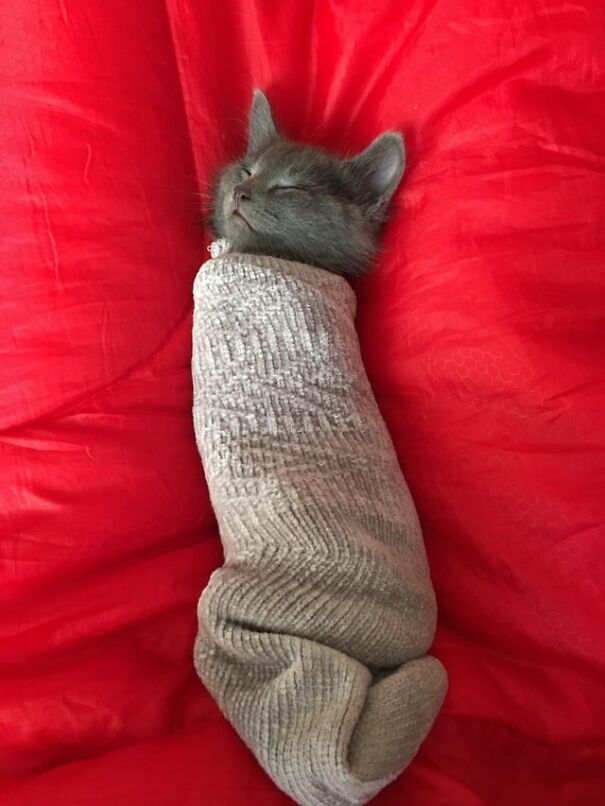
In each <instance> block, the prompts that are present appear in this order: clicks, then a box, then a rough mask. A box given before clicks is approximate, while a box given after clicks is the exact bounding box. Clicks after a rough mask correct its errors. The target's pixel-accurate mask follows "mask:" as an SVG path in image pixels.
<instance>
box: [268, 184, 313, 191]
mask: <svg viewBox="0 0 605 806" xmlns="http://www.w3.org/2000/svg"><path fill="white" fill-rule="evenodd" d="M269 190H306V188H304V187H302V186H301V185H273V187H271V188H269Z"/></svg>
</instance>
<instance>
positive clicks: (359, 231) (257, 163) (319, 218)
mask: <svg viewBox="0 0 605 806" xmlns="http://www.w3.org/2000/svg"><path fill="white" fill-rule="evenodd" d="M404 163H405V158H404V148H403V141H402V139H401V136H400V135H399V134H396V133H394V132H387V133H386V134H383V135H381V136H380V137H378V138H377V139H376V140H375V141H374V142H373V143H372V144H371V145H370V146H369V147H368V148H367V149H366V150H365V151H363V152H362V153H361V154H359V155H358V156H356V157H353V158H352V159H341V158H339V157H338V156H336V155H333V154H330V153H329V152H327V151H325V150H323V149H321V148H316V147H313V146H310V145H306V144H301V143H294V142H292V141H290V140H288V139H287V138H285V137H283V136H282V135H280V133H279V132H278V130H277V128H276V126H275V123H274V120H273V115H272V112H271V107H270V106H269V102H268V100H267V98H266V97H265V95H264V94H263V93H262V92H260V91H258V90H257V91H256V92H255V94H254V100H253V103H252V108H251V110H250V121H249V130H248V148H247V151H246V153H245V154H244V156H243V157H242V159H241V160H239V161H238V162H234V163H231V164H229V165H227V166H226V168H224V169H223V170H222V172H221V173H220V175H219V178H218V181H217V183H216V186H215V193H214V215H213V221H214V230H215V234H216V235H217V236H218V237H221V238H226V239H227V240H228V241H229V242H230V244H231V248H232V251H238V252H251V253H254V254H266V255H269V256H271V257H278V258H285V259H288V260H296V261H299V262H301V263H307V264H310V265H313V266H318V267H320V268H323V269H327V270H329V271H334V272H338V273H339V274H350V275H354V274H359V273H361V272H363V271H364V270H366V269H368V268H369V266H370V265H371V262H372V260H373V258H374V256H375V254H376V252H377V250H378V243H379V236H380V231H381V228H382V225H383V223H384V221H385V219H386V217H387V211H388V206H389V202H390V200H391V198H392V196H393V193H394V192H395V190H396V189H397V186H398V185H399V182H400V180H401V177H402V175H403V170H404Z"/></svg>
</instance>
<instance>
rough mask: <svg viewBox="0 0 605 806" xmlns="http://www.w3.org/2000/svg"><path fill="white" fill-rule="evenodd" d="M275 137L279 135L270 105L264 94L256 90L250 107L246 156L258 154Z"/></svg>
mask: <svg viewBox="0 0 605 806" xmlns="http://www.w3.org/2000/svg"><path fill="white" fill-rule="evenodd" d="M276 137H279V133H278V131H277V127H276V125H275V122H274V120H273V113H272V111H271V104H270V103H269V101H268V99H267V96H266V95H265V93H264V92H263V91H262V90H259V89H256V90H254V95H253V97H252V106H251V107H250V120H249V123H248V150H247V154H248V155H249V156H255V155H257V154H260V153H261V152H262V151H264V150H265V148H267V146H268V145H269V144H270V143H271V142H272V141H273V140H275V139H276Z"/></svg>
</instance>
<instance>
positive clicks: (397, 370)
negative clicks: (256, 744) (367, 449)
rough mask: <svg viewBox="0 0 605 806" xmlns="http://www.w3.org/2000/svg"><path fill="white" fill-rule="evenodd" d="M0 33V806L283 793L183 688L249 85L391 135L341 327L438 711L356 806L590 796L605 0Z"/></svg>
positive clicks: (212, 710)
mask: <svg viewBox="0 0 605 806" xmlns="http://www.w3.org/2000/svg"><path fill="white" fill-rule="evenodd" d="M0 31H1V32H2V35H1V37H0V48H1V49H2V53H1V56H0V76H2V89H1V100H2V116H1V117H0V140H1V143H2V146H1V152H0V153H1V156H0V159H1V164H2V170H1V171H0V185H1V191H0V201H1V205H2V216H1V218H0V228H1V232H0V249H1V251H2V263H1V265H2V271H1V274H0V322H1V327H0V450H1V454H0V455H1V463H0V560H1V563H2V584H1V585H0V742H1V745H2V746H1V751H0V775H1V780H2V783H1V785H0V800H1V801H2V803H3V804H7V806H32V805H33V806H37V804H42V803H44V804H47V803H50V804H54V803H56V804H61V805H62V806H69V805H70V804H73V806H107V804H125V803H128V804H131V805H132V806H136V804H150V803H151V804H153V805H154V806H175V804H179V805H181V804H200V803H205V804H221V806H235V805H236V804H244V803H249V802H251V803H255V804H260V806H263V804H266V805H267V806H278V804H285V803H287V802H288V799H287V798H286V797H285V796H284V795H282V794H281V793H280V792H278V791H277V790H276V789H275V787H274V786H273V785H272V784H271V782H270V781H269V780H268V779H267V777H266V776H265V775H264V774H263V773H262V772H261V770H260V769H259V768H258V767H257V765H256V764H255V762H254V760H253V758H252V756H251V754H250V753H249V752H248V751H247V750H246V748H245V747H244V746H243V744H242V743H241V742H240V741H239V739H238V738H237V736H236V735H235V734H234V732H233V731H232V729H231V728H230V727H229V726H228V725H227V724H226V723H225V722H224V720H223V719H222V717H221V716H220V714H219V712H218V710H217V708H216V706H215V705H214V703H213V702H212V700H211V699H210V697H209V696H208V695H207V694H206V693H205V691H204V690H203V688H202V686H201V684H200V683H199V682H198V680H197V678H196V676H195V674H194V671H193V667H192V663H191V650H192V642H193V637H194V633H195V626H196V624H195V605H196V600H197V597H198V595H199V592H200V591H201V589H202V588H203V586H204V584H205V582H206V580H207V578H208V575H209V574H210V572H211V571H212V569H213V568H214V567H216V566H217V565H218V564H219V563H220V560H221V552H220V544H219V541H218V538H217V534H216V528H215V525H214V522H213V518H212V512H211V509H210V506H209V502H208V496H207V492H206V488H205V485H204V479H203V473H202V469H201V467H200V462H199V459H198V455H197V452H196V449H195V445H194V439H193V431H192V425H191V414H190V408H191V383H190V373H189V358H190V349H191V345H190V326H191V286H192V281H193V277H194V274H195V271H196V268H197V266H198V264H199V263H200V262H201V261H202V260H203V258H204V249H203V246H204V244H205V241H204V238H203V236H202V234H201V233H200V231H199V229H198V228H197V227H196V222H195V219H196V215H197V212H198V209H199V206H200V197H199V195H198V194H199V193H201V194H202V196H203V194H204V193H206V190H207V182H208V179H209V176H210V171H211V168H213V167H215V166H216V164H217V161H218V160H221V159H224V158H225V157H226V156H228V155H233V154H234V153H235V152H236V150H237V148H238V146H239V145H240V144H241V142H242V124H243V119H244V117H245V109H246V107H247V104H248V102H249V99H250V93H251V89H252V86H253V85H258V86H261V87H263V88H265V89H266V90H267V91H268V93H269V95H270V97H271V99H272V100H273V101H274V106H275V109H276V113H277V117H278V119H279V120H280V121H281V122H282V124H283V126H284V128H285V129H286V131H287V132H288V133H290V134H292V135H293V136H296V137H299V138H308V139H310V140H311V141H313V142H316V143H322V144H325V145H328V146H332V147H334V148H339V149H343V150H353V149H355V148H359V147H361V146H363V145H364V144H366V143H367V142H368V141H369V140H370V139H371V138H372V137H373V136H374V135H376V134H378V133H379V132H380V131H381V130H383V129H385V128H389V127H391V128H400V129H402V130H403V131H404V132H405V134H406V140H407V144H408V152H409V168H408V171H407V177H406V180H405V187H404V189H403V192H402V193H401V195H400V197H399V204H398V210H397V212H396V215H395V217H394V221H393V223H392V225H391V226H390V227H389V230H388V235H387V240H386V247H385V255H384V259H383V260H382V262H381V265H380V267H379V268H378V270H377V271H375V272H374V273H373V274H372V275H371V276H369V277H367V278H365V279H364V280H363V281H361V282H360V283H359V284H358V291H359V330H360V335H361V341H362V346H363V350H364V354H365V358H366V361H367V367H368V371H369V374H370V377H371V380H372V382H373V384H374V387H375V390H376V394H377V397H378V400H379V403H380V405H381V407H382V410H383V412H384V416H385V418H386V419H387V421H388V425H389V427H390V429H391V431H392V434H393V437H394V440H395V443H396V446H397V449H398V451H399V453H400V458H401V462H402V465H403V468H404V470H405V473H406V475H407V478H408V481H409V484H410V487H411V489H412V491H413V493H414V496H415V499H416V501H417V504H418V508H419V511H420V516H421V520H422V523H423V526H424V530H425V534H426V543H427V548H428V552H429V557H430V561H431V567H432V573H433V577H434V581H435V586H436V590H437V594H438V599H439V605H440V624H439V630H438V634H437V639H436V644H435V653H436V654H437V655H438V656H439V657H440V658H442V659H443V661H444V662H445V664H446V666H447V668H448V669H449V672H450V677H451V687H450V692H449V695H448V699H447V701H446V704H445V707H444V710H443V713H442V715H441V716H440V718H439V720H438V722H437V724H436V726H435V728H434V731H433V732H432V734H431V736H430V738H429V739H428V741H427V742H426V744H425V745H424V747H423V748H422V750H421V752H420V754H419V756H418V758H417V760H416V761H415V762H414V763H413V764H412V766H411V767H410V769H409V770H408V771H407V772H406V773H405V775H404V776H403V777H402V778H400V779H399V780H398V781H397V782H396V783H394V784H393V785H392V786H391V787H389V789H388V790H386V791H385V792H384V793H383V794H382V795H381V796H379V797H378V798H377V800H376V803H378V804H381V805H382V806H388V805H389V804H393V805H394V804H403V803H405V804H407V806H435V805H436V804H437V805H438V804H456V806H476V804H490V806H494V804H495V806H499V804H502V806H509V804H511V803H515V804H516V803H518V804H522V805H523V804H545V803H548V804H551V806H553V805H554V806H562V805H563V804H573V806H578V805H580V806H585V805H587V804H597V803H602V802H603V793H604V792H605V736H604V732H605V687H604V686H603V679H604V676H605V641H604V640H603V624H605V612H604V599H603V590H604V584H605V579H604V568H603V555H604V548H603V538H604V537H605V535H604V529H603V523H604V520H605V518H604V506H605V496H604V494H603V490H604V480H605V474H604V472H603V470H604V462H603V447H604V444H605V428H604V423H605V417H604V416H603V412H604V403H605V400H604V397H605V395H604V387H605V385H604V383H603V355H604V350H603V333H604V330H603V327H604V322H603V314H604V311H605V271H604V257H605V227H604V226H603V223H604V219H605V181H604V172H605V145H604V144H605V134H604V131H603V109H604V108H605V48H604V38H605V37H604V32H605V11H604V7H603V3H602V2H601V0H592V2H591V1H590V0H585V2H582V0H580V2H577V3H570V4H564V3H560V4H557V3H555V2H537V1H536V2H533V1H532V0H526V2H523V0H439V2H434V0H416V1H413V0H410V2H406V3H403V2H401V0H389V1H386V0H383V1H382V2H369V1H368V0H349V2H346V3H345V2H342V1H340V0H325V2H316V3H311V2H306V0H305V1H304V2H303V1H300V2H299V0H280V2H273V0H271V1H270V0H245V2H241V0H221V2H220V3H218V2H217V3H214V2H197V0H195V2H194V0H167V2H160V1H159V0H129V2H123V0H103V2H102V3H81V2H73V1H72V0H14V1H13V2H11V3H3V4H0ZM202 202H203V198H202Z"/></svg>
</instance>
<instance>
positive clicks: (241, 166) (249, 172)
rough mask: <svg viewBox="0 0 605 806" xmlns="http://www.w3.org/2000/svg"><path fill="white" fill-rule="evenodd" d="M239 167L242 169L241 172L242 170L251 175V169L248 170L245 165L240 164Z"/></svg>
mask: <svg viewBox="0 0 605 806" xmlns="http://www.w3.org/2000/svg"><path fill="white" fill-rule="evenodd" d="M239 167H240V168H241V169H242V171H243V172H244V173H245V174H246V175H247V176H252V172H251V171H250V170H249V169H248V168H246V166H245V165H240V166H239Z"/></svg>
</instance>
